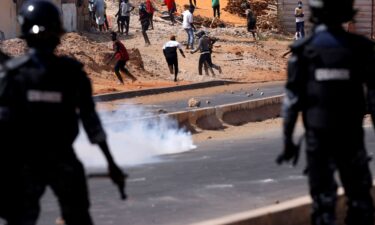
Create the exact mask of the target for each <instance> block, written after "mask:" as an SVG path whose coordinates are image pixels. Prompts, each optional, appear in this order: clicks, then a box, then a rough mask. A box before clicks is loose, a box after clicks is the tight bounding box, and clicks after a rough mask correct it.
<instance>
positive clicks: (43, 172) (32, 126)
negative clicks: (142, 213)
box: [5, 50, 106, 225]
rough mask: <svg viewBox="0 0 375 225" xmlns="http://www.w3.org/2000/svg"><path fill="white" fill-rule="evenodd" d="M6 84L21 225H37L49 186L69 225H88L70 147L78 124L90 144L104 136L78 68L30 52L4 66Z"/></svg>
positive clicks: (80, 169)
mask: <svg viewBox="0 0 375 225" xmlns="http://www.w3.org/2000/svg"><path fill="white" fill-rule="evenodd" d="M6 79H7V82H6V83H7V87H6V88H7V89H6V91H5V92H6V93H7V96H8V98H9V101H10V102H11V103H10V106H9V108H10V110H11V115H12V125H13V127H14V129H15V130H16V131H17V132H18V136H19V137H20V139H22V140H19V143H18V145H17V148H18V149H17V154H19V157H20V159H21V162H22V165H23V170H22V171H21V172H22V176H23V179H21V180H22V181H23V184H22V189H23V190H24V191H23V192H22V193H23V195H22V199H23V202H24V204H23V208H22V210H21V213H20V215H19V219H20V220H21V221H22V223H21V224H36V220H37V217H38V214H39V211H40V210H39V199H40V197H41V196H42V194H43V193H44V191H45V188H46V187H47V186H50V187H51V188H52V190H53V191H54V193H55V194H56V195H57V197H58V199H59V204H60V207H61V210H62V216H63V218H64V220H65V221H66V223H67V224H76V225H90V224H92V221H91V218H90V215H89V211H88V210H89V199H88V193H87V185H86V179H85V175H84V170H83V167H82V165H81V163H80V161H79V160H78V159H77V158H76V155H75V153H74V151H73V147H72V144H73V141H74V140H75V138H76V137H77V135H78V129H79V126H78V125H79V124H78V122H79V120H81V121H82V124H83V127H84V128H85V130H86V133H87V134H88V137H89V139H90V141H91V142H92V143H99V142H102V141H104V140H105V138H106V136H105V133H104V130H103V128H102V125H101V123H100V120H99V118H98V115H97V113H96V111H95V105H94V102H93V99H92V96H91V94H92V90H91V84H90V81H89V79H88V77H87V76H86V73H85V72H84V71H83V70H82V65H81V64H80V63H78V62H76V61H75V60H72V59H69V58H66V57H58V56H55V55H54V54H52V53H41V52H36V51H33V50H32V51H30V53H28V54H27V55H25V56H22V57H20V58H16V59H12V60H10V61H8V62H7V75H6Z"/></svg>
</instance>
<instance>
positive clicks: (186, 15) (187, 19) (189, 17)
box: [182, 6, 195, 49]
mask: <svg viewBox="0 0 375 225" xmlns="http://www.w3.org/2000/svg"><path fill="white" fill-rule="evenodd" d="M194 10H195V7H194V6H189V9H188V10H185V11H184V12H183V13H182V15H183V21H182V28H184V30H185V31H186V33H187V35H188V38H187V45H186V49H189V48H191V49H193V48H194V30H195V26H194V24H193V22H194V17H193V13H194Z"/></svg>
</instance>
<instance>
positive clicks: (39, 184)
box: [19, 159, 93, 225]
mask: <svg viewBox="0 0 375 225" xmlns="http://www.w3.org/2000/svg"><path fill="white" fill-rule="evenodd" d="M23 182H24V185H23V188H24V193H23V196H22V197H23V202H24V204H23V207H22V208H23V209H22V210H21V212H20V216H19V219H20V221H21V223H20V224H22V225H26V224H27V225H35V224H36V222H37V219H38V216H39V213H40V203H39V200H40V198H41V197H42V195H43V193H44V191H45V189H46V187H47V186H49V187H51V189H52V190H53V192H54V194H55V195H56V196H57V198H58V202H59V205H60V208H61V214H62V215H61V216H62V218H63V219H64V220H65V222H66V224H67V225H92V224H93V222H92V219H91V216H90V214H89V207H90V202H89V197H88V190H87V183H86V178H85V174H84V169H83V166H82V164H81V163H80V162H79V161H78V160H77V159H72V160H69V161H68V162H58V163H53V164H52V163H51V164H49V165H48V166H40V165H32V166H30V165H27V166H25V169H24V179H23Z"/></svg>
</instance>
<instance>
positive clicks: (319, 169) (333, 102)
mask: <svg viewBox="0 0 375 225" xmlns="http://www.w3.org/2000/svg"><path fill="white" fill-rule="evenodd" d="M310 9H311V12H312V17H311V21H312V22H313V23H314V27H313V30H312V36H311V37H309V38H307V39H304V40H302V41H298V42H296V43H295V44H293V45H292V46H291V51H292V54H293V55H292V56H291V58H290V59H289V64H288V81H287V83H286V95H285V99H284V103H283V109H282V112H283V117H284V124H283V126H284V132H283V134H284V135H283V136H284V138H283V139H284V150H283V152H282V154H281V155H280V156H279V158H278V159H277V161H278V163H282V162H284V161H289V160H293V161H295V162H296V160H297V159H298V155H299V151H298V149H299V147H298V146H296V145H295V144H294V143H293V138H292V136H293V131H294V127H295V123H296V120H297V117H298V114H299V112H302V115H303V122H304V126H305V138H306V148H307V149H306V157H307V175H308V179H309V188H310V195H311V198H312V200H313V204H312V206H313V208H312V217H311V220H312V221H311V222H312V223H311V224H313V225H335V224H336V216H335V209H336V208H335V206H336V201H337V182H336V176H335V173H336V172H338V175H339V176H338V177H339V178H340V180H341V183H342V185H343V188H344V190H345V195H346V197H347V215H346V219H345V224H346V225H373V224H374V206H373V200H372V197H371V191H370V190H371V187H372V175H371V172H370V169H369V156H368V154H367V151H366V149H365V144H364V131H363V127H362V125H363V118H364V115H365V113H366V99H367V100H368V101H367V104H368V106H369V112H370V113H371V116H372V119H373V122H374V121H375V64H374V60H375V45H374V43H373V42H372V41H370V40H368V39H367V38H365V37H362V36H359V35H356V34H352V33H348V32H346V31H345V30H344V29H343V26H342V24H343V23H345V22H348V21H350V20H352V19H353V17H354V15H355V12H356V10H354V9H353V0H315V1H310ZM364 85H366V88H364ZM365 89H366V90H365ZM365 94H367V98H366V97H365ZM373 124H374V125H375V123H373Z"/></svg>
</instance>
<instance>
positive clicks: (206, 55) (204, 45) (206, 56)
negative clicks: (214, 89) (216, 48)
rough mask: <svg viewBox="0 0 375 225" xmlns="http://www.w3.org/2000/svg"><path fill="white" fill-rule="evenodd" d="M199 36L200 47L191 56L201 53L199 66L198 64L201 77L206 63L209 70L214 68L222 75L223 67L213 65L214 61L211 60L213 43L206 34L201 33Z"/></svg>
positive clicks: (192, 51)
mask: <svg viewBox="0 0 375 225" xmlns="http://www.w3.org/2000/svg"><path fill="white" fill-rule="evenodd" d="M199 34H200V37H199V44H198V47H197V48H196V49H193V50H191V51H190V53H191V54H193V53H195V52H197V51H200V53H201V55H200V57H199V64H198V72H199V75H202V67H203V65H204V64H205V63H207V65H208V67H209V68H214V69H216V70H218V71H219V73H221V72H222V71H221V67H220V66H217V65H215V64H213V63H212V59H211V51H212V50H211V48H212V47H211V46H212V44H213V43H212V42H211V40H210V38H209V37H208V36H207V34H206V32H204V31H201V32H200V33H199Z"/></svg>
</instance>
